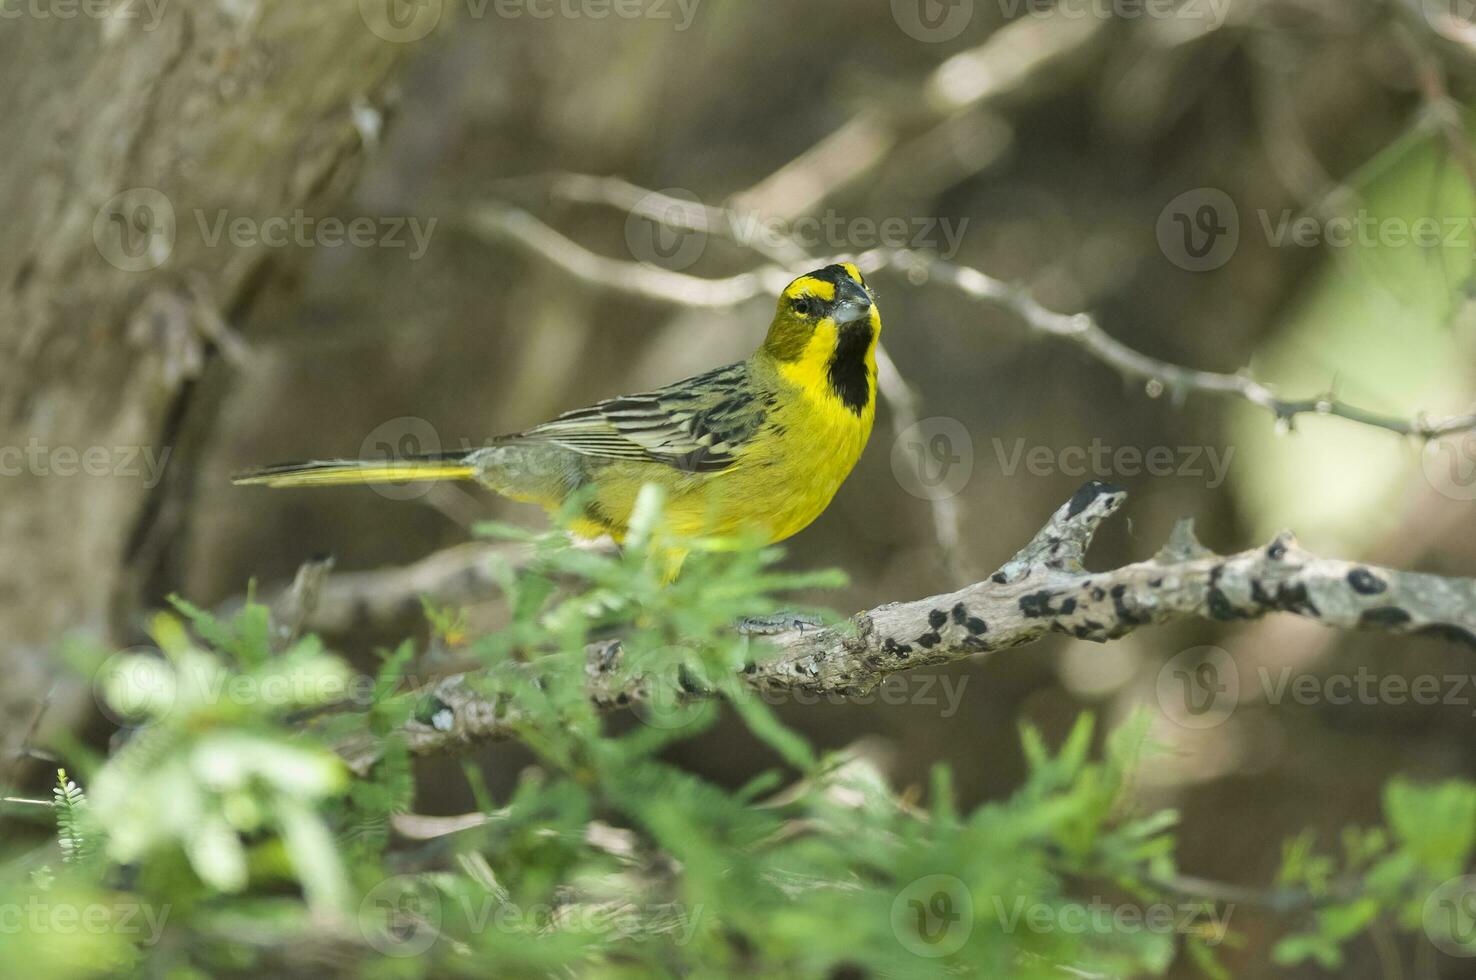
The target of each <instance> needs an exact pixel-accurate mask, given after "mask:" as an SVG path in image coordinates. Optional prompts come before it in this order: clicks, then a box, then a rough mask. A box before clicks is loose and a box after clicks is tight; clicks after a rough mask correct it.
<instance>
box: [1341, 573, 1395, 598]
mask: <svg viewBox="0 0 1476 980" xmlns="http://www.w3.org/2000/svg"><path fill="white" fill-rule="evenodd" d="M1348 584H1349V585H1351V586H1353V591H1354V592H1357V593H1358V594H1359V595H1378V594H1379V593H1380V592H1387V591H1388V590H1389V586H1388V585H1387V584H1386V583H1385V582H1384V580H1383V579H1381V578H1379V577H1378V576H1377V575H1375V574H1374V573H1373V572H1370V571H1369V570H1368V569H1366V568H1355V569H1353V571H1351V572H1349V573H1348Z"/></svg>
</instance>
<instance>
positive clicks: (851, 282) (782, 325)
mask: <svg viewBox="0 0 1476 980" xmlns="http://www.w3.org/2000/svg"><path fill="white" fill-rule="evenodd" d="M880 332H881V315H880V314H879V313H877V310H876V303H875V298H874V297H873V296H872V293H871V290H870V288H869V287H867V285H866V280H865V279H863V278H862V276H861V270H860V269H858V268H856V267H855V266H854V265H852V264H851V263H850V262H840V263H837V264H836V265H827V266H826V267H825V268H823V269H816V270H815V271H814V272H810V273H806V274H805V275H803V276H800V277H799V278H798V279H796V280H794V281H793V282H791V283H790V284H789V285H788V286H785V287H784V292H783V293H781V294H780V295H779V309H778V310H777V311H776V312H775V313H774V322H773V324H772V325H770V327H769V336H768V337H767V338H765V340H764V350H765V351H766V352H767V353H768V354H770V355H771V356H773V357H774V358H776V359H777V360H780V361H799V360H809V359H817V360H820V361H822V362H824V361H826V360H829V359H830V358H831V357H832V356H833V355H834V354H835V352H836V350H837V348H839V347H840V346H841V344H842V343H843V342H844V343H846V344H847V346H851V347H859V348H860V349H862V350H868V351H869V349H870V348H871V345H872V344H874V343H875V342H876V338H877V335H878V334H879V333H880Z"/></svg>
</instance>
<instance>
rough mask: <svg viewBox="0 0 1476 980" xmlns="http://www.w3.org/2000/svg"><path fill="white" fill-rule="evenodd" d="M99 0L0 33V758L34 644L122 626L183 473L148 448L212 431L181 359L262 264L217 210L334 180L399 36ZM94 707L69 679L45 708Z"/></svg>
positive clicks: (195, 367)
mask: <svg viewBox="0 0 1476 980" xmlns="http://www.w3.org/2000/svg"><path fill="white" fill-rule="evenodd" d="M114 7H115V8H118V9H117V10H115V11H114V13H115V16H113V17H111V18H107V19H100V18H96V17H88V16H85V15H82V16H74V17H72V18H70V19H63V18H61V17H58V16H55V15H54V14H55V11H53V16H39V15H38V14H37V13H36V12H34V11H31V12H30V13H29V14H28V15H27V16H22V17H20V18H19V19H14V20H11V21H7V23H6V26H5V29H4V31H3V32H0V84H3V88H4V90H5V91H6V93H7V95H8V98H7V108H6V111H5V113H4V114H3V115H0V146H4V147H5V150H6V158H7V159H6V166H5V168H4V169H3V170H0V213H4V214H6V215H7V221H6V223H5V224H4V225H0V323H3V324H4V329H3V331H0V468H3V479H0V541H3V543H4V547H3V549H0V554H3V555H4V558H5V560H4V562H3V563H0V676H3V677H4V678H5V682H4V685H3V687H0V690H3V696H0V733H3V734H0V749H3V750H4V752H5V755H4V759H6V760H8V759H10V758H11V757H12V755H11V753H12V752H13V751H14V750H15V749H16V748H17V747H18V744H19V742H20V740H21V739H22V738H24V736H25V727H26V724H25V722H26V720H27V719H28V718H30V717H31V716H32V714H33V713H34V712H35V710H36V708H37V705H38V703H39V701H40V700H41V699H42V698H43V697H44V695H45V693H46V692H47V691H48V689H50V688H51V686H52V684H53V683H54V681H55V678H54V677H53V676H52V675H53V674H54V669H53V668H52V667H51V666H49V665H50V664H54V663H56V662H57V661H56V659H55V658H49V657H47V656H45V655H44V653H43V650H44V649H46V648H47V647H49V646H51V645H53V644H55V643H56V641H57V639H58V638H59V637H61V636H63V635H65V634H67V633H69V632H74V631H85V632H86V633H88V634H90V635H92V636H95V637H98V638H99V639H102V640H104V641H106V642H113V643H117V642H128V641H129V625H130V620H131V619H132V615H131V614H132V611H133V607H134V604H135V603H134V599H133V597H134V596H135V595H136V594H137V592H138V590H139V587H140V583H141V582H143V581H145V580H147V578H148V577H149V576H150V575H151V574H152V571H151V566H152V565H153V564H154V563H155V562H156V561H157V560H158V555H159V554H160V553H161V547H160V543H161V542H162V541H164V540H166V539H167V538H168V537H169V535H170V534H171V530H172V529H173V528H175V527H177V525H178V522H179V520H180V519H181V515H182V514H183V513H184V511H185V510H186V503H187V500H186V495H187V493H188V488H189V487H190V485H191V482H192V481H191V478H190V474H189V473H186V472H181V470H182V469H183V467H181V466H180V465H178V460H177V459H176V460H175V461H174V464H173V465H171V466H169V467H168V468H167V469H166V468H164V467H163V464H164V463H166V462H169V461H170V453H171V450H172V449H173V448H175V447H176V446H177V445H179V443H180V440H181V439H184V438H188V436H187V432H190V431H199V430H201V429H202V428H207V427H208V415H209V410H208V408H206V409H204V410H203V411H202V410H201V408H200V406H198V405H197V404H196V403H197V402H198V398H194V397H192V395H193V392H194V385H193V379H194V378H196V377H197V376H198V375H199V374H200V372H201V370H202V369H203V368H204V367H205V366H206V364H207V363H209V362H210V361H211V360H212V359H213V358H216V357H219V356H221V355H222V354H223V353H224V354H227V355H228V354H230V353H231V352H232V350H233V349H236V348H238V346H239V345H237V344H236V343H235V342H233V341H231V340H230V334H229V331H228V329H227V327H226V324H228V323H231V322H235V321H237V320H238V319H239V318H240V317H241V315H242V314H243V313H244V311H245V310H247V309H248V308H249V306H250V304H251V302H252V299H253V296H254V295H255V294H256V292H257V290H258V287H259V286H260V285H261V284H262V283H263V282H264V281H265V280H266V279H267V278H268V276H269V270H268V265H267V262H266V259H265V254H266V252H265V250H263V249H262V248H260V247H259V246H258V247H255V248H253V247H250V246H249V245H247V244H245V243H243V242H242V241H240V240H239V239H238V241H237V245H235V246H233V245H232V243H231V236H230V235H229V234H221V235H219V236H216V235H214V234H213V232H214V231H215V230H217V229H220V228H221V227H222V226H221V225H220V219H221V217H222V215H227V216H228V217H229V218H230V219H237V218H247V219H250V220H251V221H253V222H257V223H258V226H259V222H260V221H261V220H262V219H264V218H267V217H270V216H272V215H291V214H292V213H294V212H295V211H296V210H297V209H298V208H306V207H310V206H311V205H312V204H313V203H314V202H316V201H319V200H322V199H324V198H325V197H326V196H327V194H326V193H325V192H329V191H331V190H333V189H336V188H337V187H339V186H341V183H342V181H344V180H345V179H347V177H348V176H350V174H351V172H352V170H353V169H354V167H353V165H354V164H355V162H356V161H357V159H358V158H359V157H360V155H361V150H362V149H363V148H364V145H365V135H366V134H369V135H371V136H372V133H373V131H374V130H375V128H376V127H377V121H378V118H379V116H378V111H379V110H378V108H377V106H379V105H380V104H381V102H382V94H383V90H384V89H385V85H386V81H387V80H388V79H389V78H390V77H391V75H392V73H393V72H394V70H395V69H396V67H397V65H398V63H400V62H401V61H403V60H404V57H403V56H404V55H405V53H406V52H407V51H410V50H413V48H412V47H411V46H409V45H404V44H395V43H390V42H388V41H386V40H383V39H382V38H380V37H378V36H376V35H375V34H374V33H373V32H372V31H371V30H369V29H368V27H367V26H366V22H365V20H364V19H363V17H362V16H361V13H360V9H359V6H358V5H356V4H354V3H339V4H320V3H303V2H300V0H260V2H251V3H248V2H241V3H205V2H183V3H178V4H158V3H154V4H144V3H138V4H133V5H122V4H119V5H114ZM125 8H126V9H125ZM57 9H58V10H60V8H57ZM28 10H30V8H28ZM130 11H131V13H133V14H135V15H136V16H133V17H131V18H124V17H120V16H116V14H117V13H119V12H130ZM74 13H75V11H74ZM202 415H204V416H206V418H204V419H202V418H201V417H200V416H202ZM175 455H176V456H177V454H175ZM89 703H90V699H89V697H88V694H87V691H86V688H85V685H84V684H83V683H81V682H79V681H75V680H72V681H69V680H66V679H62V681H61V686H60V687H59V688H58V689H57V697H56V700H55V703H54V704H53V706H52V708H51V710H50V714H49V715H48V717H47V727H48V728H50V727H52V726H53V725H60V724H65V723H66V722H67V721H68V720H75V719H76V718H77V717H78V713H79V712H80V711H82V710H85V708H86V706H87V705H88V704H89ZM10 771H11V770H10V769H9V763H6V765H5V766H4V767H0V778H4V775H5V774H8V773H9V772H10Z"/></svg>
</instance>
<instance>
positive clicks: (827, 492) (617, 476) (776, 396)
mask: <svg viewBox="0 0 1476 980" xmlns="http://www.w3.org/2000/svg"><path fill="white" fill-rule="evenodd" d="M874 346H875V339H874V337H873V340H872V344H871V346H870V347H868V348H867V349H866V351H865V358H864V363H865V377H866V383H867V397H866V399H865V402H864V404H863V405H861V406H860V407H859V410H857V409H853V408H852V407H851V406H849V405H847V404H846V403H845V402H844V401H842V399H841V397H840V395H839V394H838V393H837V392H836V390H835V388H834V385H833V384H832V381H831V378H830V371H829V363H828V360H829V351H832V350H834V342H833V340H827V339H825V338H821V339H820V340H819V342H817V344H816V345H815V353H814V355H813V356H811V355H810V354H809V353H808V352H807V354H806V356H803V357H800V358H798V359H796V360H793V361H786V362H777V363H765V364H763V365H761V367H760V368H759V369H756V370H755V374H756V375H757V376H758V377H757V378H756V381H757V382H758V383H760V384H762V388H763V390H761V391H756V392H755V393H754V394H755V397H758V398H762V399H763V400H764V401H765V402H767V403H769V404H771V405H772V407H771V408H770V409H769V410H768V411H767V412H766V414H765V416H764V422H763V425H762V426H761V427H760V428H759V430H758V432H757V433H755V435H754V437H753V438H752V439H750V440H749V441H748V442H746V443H745V444H744V445H743V446H741V447H740V448H739V450H738V452H737V454H736V455H737V461H736V463H735V464H734V465H733V466H731V467H729V468H727V469H725V470H722V471H720V472H716V473H683V472H681V471H678V470H674V469H672V468H671V467H669V466H662V465H659V464H655V463H650V464H645V463H634V462H632V463H622V464H616V465H614V466H612V467H610V468H608V469H606V470H605V471H603V472H602V473H601V476H600V479H599V481H598V484H597V485H598V488H599V489H598V500H599V505H600V510H601V512H603V513H604V514H607V515H609V516H611V517H613V518H614V519H615V521H616V522H617V523H620V524H623V523H624V521H625V519H626V518H627V517H628V515H629V514H630V511H631V509H632V508H633V507H634V504H635V498H636V495H637V494H638V493H639V492H640V488H641V485H642V484H644V483H656V484H659V485H661V486H662V487H663V488H664V489H665V490H666V492H667V509H666V517H665V519H666V522H667V524H668V526H669V527H670V529H671V530H672V531H673V532H674V533H676V534H679V535H683V536H692V535H699V534H742V533H748V534H754V533H756V534H758V535H759V536H761V537H762V538H764V539H765V540H766V541H768V542H775V541H782V540H784V539H785V538H788V537H790V536H791V535H794V534H796V533H798V532H799V531H801V530H803V529H804V528H805V527H807V526H808V525H809V524H810V522H812V521H813V520H815V518H817V517H819V516H820V514H821V513H822V512H823V511H824V510H825V508H826V507H828V506H829V505H830V501H831V500H832V499H833V498H834V497H835V494H836V491H838V490H839V489H840V486H841V484H842V483H844V482H845V479H846V477H847V476H849V475H850V473H851V470H852V469H853V468H854V467H855V465H856V462H857V461H858V460H859V459H860V458H861V453H862V451H863V450H864V449H865V448H866V442H867V440H868V439H869V438H870V436H871V428H872V423H873V421H874V420H875V417H876V360H875V355H874ZM590 530H593V529H590Z"/></svg>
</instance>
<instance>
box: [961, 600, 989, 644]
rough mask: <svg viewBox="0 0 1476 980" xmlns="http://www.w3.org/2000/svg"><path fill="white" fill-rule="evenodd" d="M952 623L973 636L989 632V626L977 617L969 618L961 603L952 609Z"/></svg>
mask: <svg viewBox="0 0 1476 980" xmlns="http://www.w3.org/2000/svg"><path fill="white" fill-rule="evenodd" d="M953 621H954V622H955V623H957V624H958V625H960V626H962V627H963V628H964V629H966V630H968V631H969V632H970V633H972V634H973V635H975V636H978V635H979V634H981V633H987V632H989V624H988V623H986V622H984V620H982V619H980V618H979V617H978V616H970V615H969V611H968V609H966V608H964V604H963V603H961V602H960V603H959V604H958V605H956V606H954V607H953Z"/></svg>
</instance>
